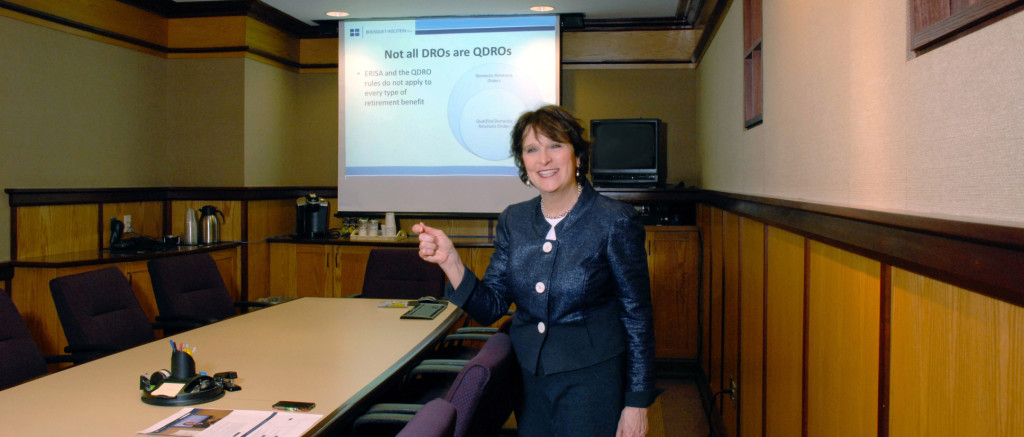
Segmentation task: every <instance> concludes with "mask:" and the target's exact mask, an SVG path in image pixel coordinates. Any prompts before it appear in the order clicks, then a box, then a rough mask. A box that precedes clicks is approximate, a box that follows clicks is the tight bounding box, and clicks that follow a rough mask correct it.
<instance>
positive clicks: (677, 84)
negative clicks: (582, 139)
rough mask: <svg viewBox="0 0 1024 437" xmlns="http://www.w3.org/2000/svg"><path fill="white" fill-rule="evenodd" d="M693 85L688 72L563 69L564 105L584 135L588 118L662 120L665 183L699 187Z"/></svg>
mask: <svg viewBox="0 0 1024 437" xmlns="http://www.w3.org/2000/svg"><path fill="white" fill-rule="evenodd" d="M696 86H697V75H696V73H695V71H694V70H691V69H604V70H597V69H581V70H563V71H562V105H563V106H565V107H566V108H569V109H570V110H571V111H573V113H574V114H575V115H576V116H577V117H579V118H581V119H583V122H584V127H586V128H587V130H588V131H589V130H590V120H591V119H600V118H635V117H647V118H660V119H661V120H662V121H663V122H665V126H667V128H668V136H667V139H668V151H667V155H668V156H667V160H668V162H667V165H666V173H667V174H666V177H667V178H668V182H669V183H672V184H677V183H679V182H680V181H685V183H686V185H687V186H693V185H696V186H699V185H700V183H701V182H700V166H699V163H698V162H697V148H696V137H697V132H696V125H697V121H696V119H697V117H696V103H695V102H696V92H697V89H696Z"/></svg>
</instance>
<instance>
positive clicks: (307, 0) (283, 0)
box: [175, 0, 699, 25]
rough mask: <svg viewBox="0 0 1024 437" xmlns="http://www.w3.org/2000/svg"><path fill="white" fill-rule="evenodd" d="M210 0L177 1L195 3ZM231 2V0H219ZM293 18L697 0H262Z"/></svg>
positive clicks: (636, 10)
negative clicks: (346, 13) (340, 12)
mask: <svg viewBox="0 0 1024 437" xmlns="http://www.w3.org/2000/svg"><path fill="white" fill-rule="evenodd" d="M200 1H205V2H209V1H210V0H175V2H177V3H193V2H200ZM217 1H231V0H217ZM262 2H263V3H265V4H267V5H269V6H271V7H273V8H274V9H277V10H279V11H281V12H283V13H285V14H287V15H290V16H291V17H293V18H296V19H298V20H300V21H303V22H305V23H306V24H310V25H316V24H317V21H321V22H322V21H324V20H337V19H336V18H331V17H328V16H327V15H325V14H326V13H327V12H329V11H344V12H348V13H349V16H348V17H346V18H345V19H369V18H399V17H401V18H405V17H432V16H459V15H522V14H537V12H532V11H530V7H531V6H539V5H543V6H553V7H554V8H555V9H554V10H553V11H551V12H549V13H553V14H571V13H582V14H584V18H586V19H587V20H615V19H635V18H667V17H675V18H683V17H684V16H686V15H687V13H686V9H687V8H690V7H692V6H691V5H690V4H691V3H699V2H696V1H695V0H499V1H495V0H490V1H488V0H262Z"/></svg>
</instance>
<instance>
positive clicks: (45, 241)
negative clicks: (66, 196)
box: [15, 203, 99, 259]
mask: <svg viewBox="0 0 1024 437" xmlns="http://www.w3.org/2000/svg"><path fill="white" fill-rule="evenodd" d="M16 214H17V217H16V219H15V221H16V223H17V236H16V237H15V238H16V243H15V244H16V247H17V251H18V253H17V259H26V258H32V257H38V256H43V255H47V254H54V253H69V252H80V251H85V250H96V249H98V247H97V245H98V242H99V240H98V238H99V237H98V235H97V229H98V226H99V224H98V223H96V221H97V218H98V217H99V205H97V204H94V203H90V204H78V205H46V206H31V207H19V208H17V213H16Z"/></svg>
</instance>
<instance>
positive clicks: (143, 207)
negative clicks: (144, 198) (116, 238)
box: [99, 202, 164, 247]
mask: <svg viewBox="0 0 1024 437" xmlns="http://www.w3.org/2000/svg"><path fill="white" fill-rule="evenodd" d="M126 215H130V216H132V228H133V229H135V235H134V236H146V237H151V238H156V239H158V240H159V239H160V238H161V237H163V235H164V234H163V230H164V204H163V202H123V203H104V204H103V205H102V208H101V212H100V224H99V226H100V229H102V230H103V237H102V238H103V239H102V242H103V247H110V218H111V217H114V218H116V219H118V220H122V221H123V220H124V216H126ZM125 231H127V228H125ZM132 236H133V235H130V234H127V233H126V234H125V238H128V237H132Z"/></svg>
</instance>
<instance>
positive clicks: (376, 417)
mask: <svg viewBox="0 0 1024 437" xmlns="http://www.w3.org/2000/svg"><path fill="white" fill-rule="evenodd" d="M412 416H414V415H413V414H401V413H366V414H364V415H362V416H359V417H358V418H356V420H355V422H353V423H352V435H364V434H367V433H364V432H361V431H360V430H362V429H364V428H367V429H370V430H385V431H384V432H383V433H380V434H381V435H395V434H398V433H399V432H401V430H402V428H404V427H405V425H406V424H408V423H409V421H411V420H412ZM368 435H376V434H374V433H372V432H371V433H369V434H368Z"/></svg>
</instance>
